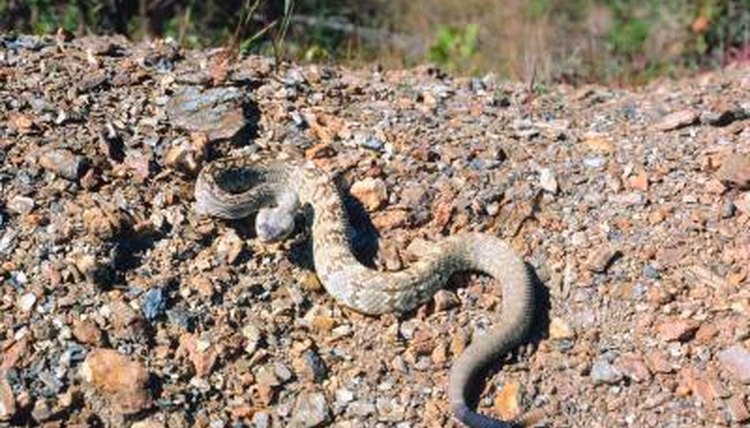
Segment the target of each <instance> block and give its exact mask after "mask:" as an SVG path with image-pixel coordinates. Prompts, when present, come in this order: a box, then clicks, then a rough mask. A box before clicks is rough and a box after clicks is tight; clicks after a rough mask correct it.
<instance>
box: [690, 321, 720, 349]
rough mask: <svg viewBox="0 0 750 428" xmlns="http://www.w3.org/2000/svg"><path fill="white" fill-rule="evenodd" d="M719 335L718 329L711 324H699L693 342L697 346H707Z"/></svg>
mask: <svg viewBox="0 0 750 428" xmlns="http://www.w3.org/2000/svg"><path fill="white" fill-rule="evenodd" d="M718 334H719V328H718V327H716V325H715V324H713V323H703V324H701V326H700V328H699V329H698V331H697V332H696V333H695V341H696V342H698V343H699V344H705V345H708V344H710V343H711V341H712V340H713V339H714V338H715V337H716V336H717V335H718Z"/></svg>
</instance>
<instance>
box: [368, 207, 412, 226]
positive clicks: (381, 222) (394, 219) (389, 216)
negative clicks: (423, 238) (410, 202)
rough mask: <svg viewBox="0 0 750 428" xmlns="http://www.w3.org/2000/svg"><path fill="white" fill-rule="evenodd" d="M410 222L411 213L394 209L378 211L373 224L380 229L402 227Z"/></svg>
mask: <svg viewBox="0 0 750 428" xmlns="http://www.w3.org/2000/svg"><path fill="white" fill-rule="evenodd" d="M408 224H409V213H408V212H407V211H406V210H401V209H393V210H385V211H382V212H379V213H377V214H376V215H374V216H373V218H372V225H373V226H375V228H376V229H377V230H379V231H383V232H385V231H387V230H392V229H398V228H402V227H404V226H406V225H408Z"/></svg>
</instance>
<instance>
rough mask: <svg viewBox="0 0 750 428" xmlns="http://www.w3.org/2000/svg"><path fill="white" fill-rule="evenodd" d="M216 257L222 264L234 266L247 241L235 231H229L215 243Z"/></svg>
mask: <svg viewBox="0 0 750 428" xmlns="http://www.w3.org/2000/svg"><path fill="white" fill-rule="evenodd" d="M215 246H216V257H217V259H218V260H219V262H220V263H227V264H230V265H231V264H234V263H235V262H236V261H237V259H238V258H239V256H240V254H241V253H242V250H243V249H244V248H245V241H243V240H242V238H240V237H239V236H238V235H237V232H235V231H234V229H229V230H227V231H226V233H224V234H223V235H222V236H220V237H219V238H218V239H217V240H216V243H215Z"/></svg>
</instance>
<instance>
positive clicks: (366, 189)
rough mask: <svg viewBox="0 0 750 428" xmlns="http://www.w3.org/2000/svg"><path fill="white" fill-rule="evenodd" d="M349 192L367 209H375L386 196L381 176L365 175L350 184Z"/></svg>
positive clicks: (386, 192)
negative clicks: (365, 176) (363, 177)
mask: <svg viewBox="0 0 750 428" xmlns="http://www.w3.org/2000/svg"><path fill="white" fill-rule="evenodd" d="M349 192H350V193H351V194H352V196H354V197H355V198H356V199H357V200H358V201H359V202H360V203H362V205H363V206H364V207H365V209H367V211H376V210H377V209H378V208H380V207H381V206H383V203H384V202H385V201H386V200H387V198H388V191H387V189H386V186H385V181H383V179H382V178H372V177H367V178H365V179H363V180H359V181H356V182H355V183H354V184H352V187H351V189H349Z"/></svg>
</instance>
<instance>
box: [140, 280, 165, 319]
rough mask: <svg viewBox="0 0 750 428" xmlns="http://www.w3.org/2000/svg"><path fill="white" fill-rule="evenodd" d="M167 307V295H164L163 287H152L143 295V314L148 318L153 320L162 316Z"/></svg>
mask: <svg viewBox="0 0 750 428" xmlns="http://www.w3.org/2000/svg"><path fill="white" fill-rule="evenodd" d="M166 307H167V302H166V297H165V295H164V290H163V289H162V288H161V287H155V288H151V289H149V290H148V291H147V292H146V293H145V294H144V295H143V303H142V304H141V310H142V311H143V316H144V317H145V318H146V319H147V320H149V321H153V320H155V319H156V318H158V317H160V316H161V315H162V314H164V310H165V309H166Z"/></svg>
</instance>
